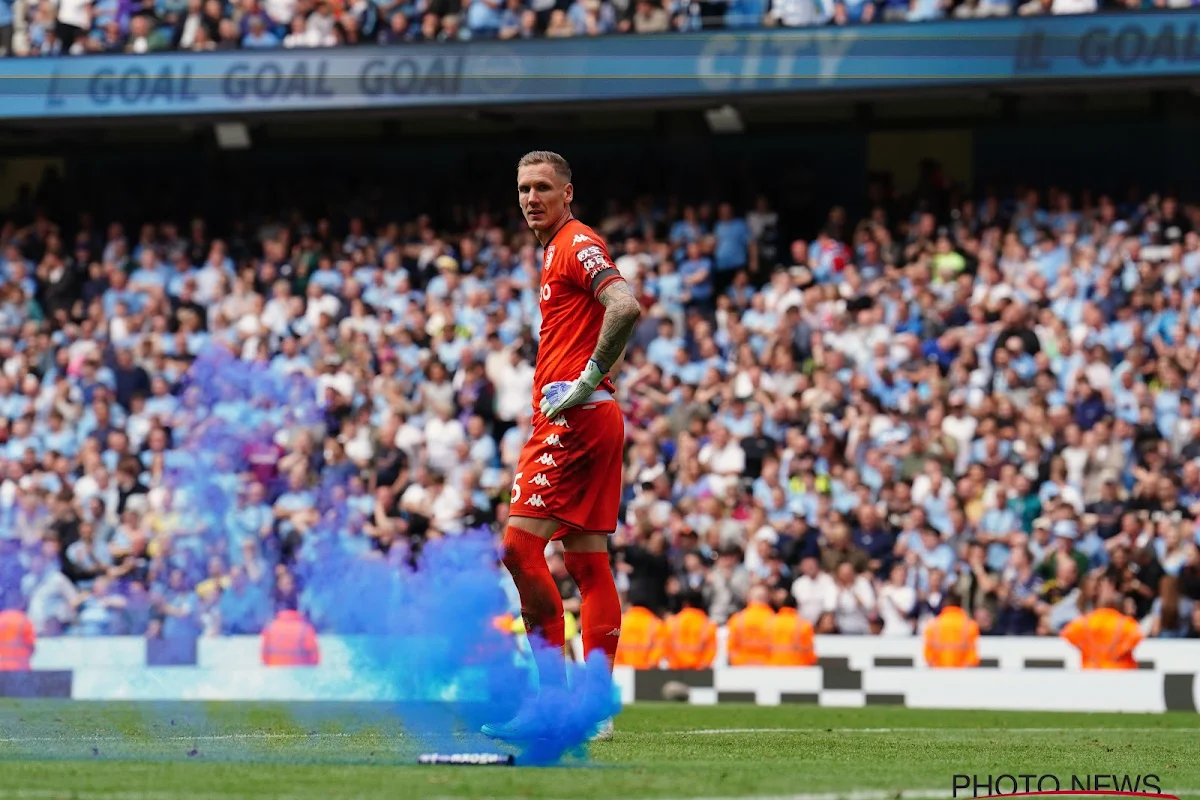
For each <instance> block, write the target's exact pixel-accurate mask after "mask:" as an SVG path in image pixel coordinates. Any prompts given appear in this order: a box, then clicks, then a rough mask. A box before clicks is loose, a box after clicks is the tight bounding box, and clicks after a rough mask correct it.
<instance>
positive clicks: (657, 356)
mask: <svg viewBox="0 0 1200 800" xmlns="http://www.w3.org/2000/svg"><path fill="white" fill-rule="evenodd" d="M683 346H684V341H683V339H681V338H679V337H678V336H676V335H675V322H674V321H673V320H671V319H669V318H666V317H664V318H663V319H662V320H661V321H660V322H659V323H658V336H656V337H655V338H653V339H651V340H650V344H649V345H648V346H647V347H646V360H648V361H649V362H650V363H651V364H654V365H655V366H658V367H660V368H661V369H662V370H663V371H664V372H666V371H668V370H669V369H670V367H671V365H672V363H673V362H674V361H675V353H676V352H678V350H679V349H680V348H681V347H683Z"/></svg>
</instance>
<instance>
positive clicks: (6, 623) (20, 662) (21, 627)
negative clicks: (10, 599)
mask: <svg viewBox="0 0 1200 800" xmlns="http://www.w3.org/2000/svg"><path fill="white" fill-rule="evenodd" d="M36 641H37V636H35V635H34V631H33V623H32V622H30V621H29V617H27V616H25V612H24V611H19V610H17V609H15V608H14V609H9V610H8V611H0V672H28V671H29V662H30V660H31V659H32V658H33V647H34V643H35V642H36Z"/></svg>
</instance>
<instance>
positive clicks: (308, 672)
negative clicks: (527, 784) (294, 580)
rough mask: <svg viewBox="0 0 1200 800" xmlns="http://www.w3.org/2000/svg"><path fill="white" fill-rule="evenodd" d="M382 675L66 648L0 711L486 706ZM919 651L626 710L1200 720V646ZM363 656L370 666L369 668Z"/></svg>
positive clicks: (851, 642)
mask: <svg viewBox="0 0 1200 800" xmlns="http://www.w3.org/2000/svg"><path fill="white" fill-rule="evenodd" d="M417 644H418V643H405V644H403V645H402V644H400V643H397V644H396V645H395V646H393V647H389V648H386V649H387V650H389V651H390V652H392V653H394V654H395V656H394V657H393V658H391V659H390V662H391V663H388V664H382V663H380V662H379V659H378V654H379V653H381V652H383V650H384V648H380V647H379V646H378V644H377V643H376V644H375V645H370V646H367V645H365V642H364V641H362V640H361V639H357V638H356V637H336V636H322V637H320V647H321V665H320V666H318V667H308V668H267V667H264V666H262V664H261V661H260V658H261V655H260V653H261V642H260V640H259V639H258V637H254V636H233V637H226V638H216V639H201V640H199V641H197V642H194V643H191V642H189V643H187V644H186V645H184V646H182V647H180V646H173V645H169V644H167V643H164V642H156V641H147V640H146V639H142V638H137V637H94V638H77V637H62V638H55V639H42V640H40V641H39V642H38V644H37V650H36V653H35V655H34V659H33V671H32V672H26V673H11V672H10V673H0V697H62V698H68V697H69V698H74V699H77V700H143V701H155V700H157V701H163V700H276V701H286V702H304V701H318V700H321V701H365V702H373V701H388V702H405V701H451V700H453V701H460V702H469V701H471V700H472V699H473V698H474V697H475V696H476V695H477V694H480V693H481V692H482V687H483V686H484V685H485V683H484V680H483V675H482V674H476V673H474V672H470V671H467V672H464V673H463V674H462V675H461V676H459V680H457V681H455V682H454V683H453V685H449V686H446V687H442V688H439V689H437V690H436V693H431V692H433V690H431V689H429V688H428V687H427V686H422V685H417V684H416V683H410V682H409V681H407V680H406V674H405V669H404V657H403V653H404V652H405V647H407V646H408V645H413V646H417ZM922 646H923V645H922V642H921V640H920V639H919V638H917V637H911V638H910V637H904V638H892V637H880V636H818V637H816V650H817V655H818V657H819V659H820V663H819V665H818V666H815V667H728V666H725V662H724V643H723V642H722V646H721V648H720V653H719V655H718V662H717V666H715V667H714V668H713V669H706V670H692V671H678V670H665V669H662V670H639V671H635V670H632V669H629V668H626V667H619V668H618V669H617V672H616V675H615V680H616V683H617V685H618V686H619V687H620V690H621V697H622V700H623V702H625V703H627V704H628V703H637V702H646V701H658V700H664V699H672V700H676V701H686V702H689V703H692V704H697V705H711V704H717V703H756V704H758V705H779V704H784V703H800V704H804V703H807V704H816V705H822V706H847V707H850V706H866V705H896V706H907V707H910V708H959V709H995V710H1030V711H1116V712H1163V711H1174V710H1179V711H1190V712H1193V713H1195V712H1196V711H1197V710H1200V708H1198V706H1197V698H1200V685H1198V684H1200V641H1198V640H1176V639H1155V640H1148V641H1145V642H1143V643H1142V644H1141V645H1139V646H1138V649H1137V651H1136V652H1135V656H1136V657H1137V659H1138V666H1139V669H1137V670H1123V671H1085V670H1082V669H1081V668H1080V663H1079V654H1078V653H1077V652H1076V651H1075V649H1074V648H1072V647H1071V646H1070V645H1068V644H1067V643H1066V642H1064V641H1062V640H1061V639H1054V638H1033V637H999V638H984V639H981V640H980V642H979V653H980V658H981V661H982V664H981V666H980V667H979V668H977V669H962V670H933V669H930V668H929V667H927V666H926V665H925V662H924V658H923V653H922ZM364 653H371V654H373V655H372V656H370V657H368V656H365V655H363V654H364Z"/></svg>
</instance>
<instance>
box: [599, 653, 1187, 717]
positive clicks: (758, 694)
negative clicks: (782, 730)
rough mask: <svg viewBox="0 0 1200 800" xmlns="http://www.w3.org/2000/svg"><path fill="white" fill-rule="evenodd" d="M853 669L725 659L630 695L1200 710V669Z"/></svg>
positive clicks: (652, 674) (642, 674)
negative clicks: (730, 663) (740, 663)
mask: <svg viewBox="0 0 1200 800" xmlns="http://www.w3.org/2000/svg"><path fill="white" fill-rule="evenodd" d="M896 661H897V663H894V664H890V665H889V664H883V665H880V666H876V667H869V668H867V669H861V670H859V669H851V668H850V667H849V665H848V664H847V662H846V660H845V659H842V658H832V659H822V661H821V664H820V665H819V666H816V667H807V668H805V667H799V668H789V667H717V668H715V669H707V670H625V671H624V672H623V673H622V674H619V675H618V676H617V680H618V682H619V683H620V684H621V688H622V696H623V697H624V699H625V702H627V703H629V702H632V703H637V702H653V701H662V700H673V699H680V696H681V692H680V690H681V689H682V687H686V701H687V702H688V703H691V704H693V705H719V704H723V703H754V704H756V705H760V706H774V705H783V704H790V703H800V704H808V705H820V706H835V707H836V706H840V707H862V706H879V705H887V706H903V707H906V708H942V709H980V710H995V711H1112V712H1123V713H1138V712H1142V713H1157V712H1163V711H1192V712H1196V711H1200V707H1198V706H1197V703H1196V698H1197V697H1200V685H1198V684H1200V675H1197V674H1195V673H1169V672H1158V671H1155V670H1150V669H1142V670H1136V671H1133V670H1089V671H1086V672H1081V671H1076V670H1069V669H1066V668H1065V667H1063V666H1062V665H1061V664H1059V665H1057V666H1051V665H1047V664H1038V663H1034V664H1031V665H1029V666H1028V667H1025V668H1021V669H1000V668H999V667H996V666H994V665H993V666H991V667H986V666H984V667H979V668H976V669H939V670H932V669H918V668H914V667H913V666H911V665H909V664H908V663H902V662H903V660H902V659H897V660H896Z"/></svg>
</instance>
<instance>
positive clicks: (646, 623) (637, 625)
mask: <svg viewBox="0 0 1200 800" xmlns="http://www.w3.org/2000/svg"><path fill="white" fill-rule="evenodd" d="M661 659H662V620H660V619H659V618H658V617H656V616H654V612H652V611H650V610H649V609H646V608H642V607H641V606H634V607H633V608H631V609H629V610H628V611H626V612H625V616H624V617H623V618H622V619H621V640H620V642H618V643H617V657H616V659H615V660H614V662H613V663H614V664H616V665H617V666H624V667H633V668H634V669H657V668H658V662H659V661H660V660H661Z"/></svg>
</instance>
